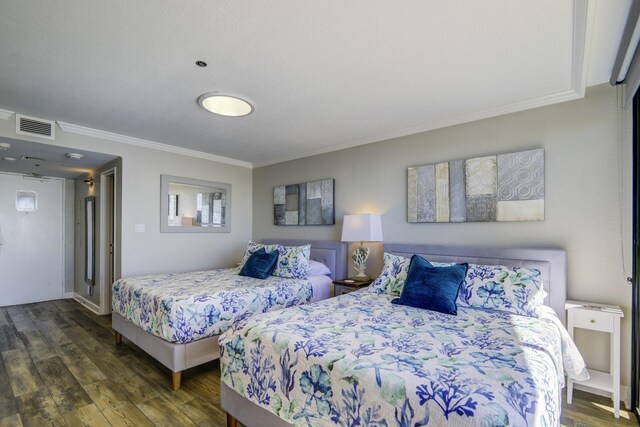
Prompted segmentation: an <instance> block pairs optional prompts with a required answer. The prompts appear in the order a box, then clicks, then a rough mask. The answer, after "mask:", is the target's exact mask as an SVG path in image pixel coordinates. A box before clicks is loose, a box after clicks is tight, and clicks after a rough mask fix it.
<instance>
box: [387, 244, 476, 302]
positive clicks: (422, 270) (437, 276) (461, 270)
mask: <svg viewBox="0 0 640 427" xmlns="http://www.w3.org/2000/svg"><path fill="white" fill-rule="evenodd" d="M468 267H469V265H468V264H467V263H464V264H454V265H450V266H446V267H434V266H433V265H432V264H431V263H430V262H429V261H427V260H426V259H424V258H422V257H421V256H419V255H414V256H413V257H411V264H410V265H409V271H408V273H407V280H406V282H405V284H404V288H403V289H402V293H401V294H400V298H396V299H394V300H393V301H391V302H392V303H393V304H400V305H408V306H411V307H416V308H424V309H427V310H433V311H438V312H440V313H446V314H454V315H455V314H458V307H457V306H456V298H457V297H458V289H459V288H460V285H461V284H462V282H464V278H465V276H466V274H467V268H468Z"/></svg>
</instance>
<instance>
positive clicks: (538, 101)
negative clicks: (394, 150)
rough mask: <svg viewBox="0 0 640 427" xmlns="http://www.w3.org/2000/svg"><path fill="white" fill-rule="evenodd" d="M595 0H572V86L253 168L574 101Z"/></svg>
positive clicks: (581, 91) (579, 92)
mask: <svg viewBox="0 0 640 427" xmlns="http://www.w3.org/2000/svg"><path fill="white" fill-rule="evenodd" d="M596 4H597V2H595V1H593V0H591V1H589V0H574V2H573V45H572V50H571V56H572V58H571V87H570V88H569V89H566V90H562V91H559V92H556V93H552V94H549V95H544V96H540V97H536V98H532V99H528V100H524V101H519V102H514V103H512V104H507V105H501V106H498V107H494V108H489V109H486V110H482V111H476V112H472V113H468V114H463V115H460V116H456V117H449V118H446V119H443V120H436V121H433V122H429V123H425V124H422V125H419V126H414V127H410V128H405V129H400V130H396V131H393V132H388V133H383V134H378V135H373V136H369V137H366V138H363V139H359V140H355V141H349V142H346V143H343V144H337V145H332V146H330V147H325V148H320V149H318V150H312V151H307V152H305V153H299V154H293V155H291V156H287V157H283V158H280V159H278V160H272V161H266V162H258V163H253V167H254V168H259V167H263V166H270V165H274V164H278V163H283V162H288V161H291V160H297V159H301V158H304V157H311V156H317V155H320V154H326V153H330V152H333V151H339V150H344V149H347V148H352V147H357V146H360V145H365V144H371V143H374V142H379V141H385V140H388V139H393V138H399V137H402V136H407V135H414V134H417V133H421V132H427V131H430V130H435V129H441V128H445V127H448V126H454V125H459V124H463V123H469V122H474V121H477V120H482V119H487V118H491V117H496V116H501V115H505V114H510V113H517V112H519V111H524V110H530V109H533V108H538V107H546V106H548V105H553V104H559V103H561V102H566V101H574V100H576V99H580V98H584V95H585V90H586V82H587V72H588V70H587V64H588V60H589V58H588V52H589V47H590V46H591V39H592V38H593V37H592V35H593V27H594V20H595V10H596Z"/></svg>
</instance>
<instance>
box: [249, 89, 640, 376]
mask: <svg viewBox="0 0 640 427" xmlns="http://www.w3.org/2000/svg"><path fill="white" fill-rule="evenodd" d="M539 147H541V148H544V149H545V162H546V163H545V168H546V170H545V179H546V183H545V184H546V187H545V191H546V195H545V209H546V212H545V220H544V221H539V222H528V223H527V222H513V223H463V224H409V223H407V220H406V216H407V209H406V204H407V196H406V191H407V184H406V175H407V167H409V166H415V165H422V164H430V163H437V162H444V161H449V160H458V159H468V158H472V157H476V156H485V155H491V154H499V153H509V152H515V151H521V150H527V149H532V148H539ZM320 178H335V206H336V212H335V213H336V222H337V224H336V225H335V226H324V227H323V226H312V227H311V226H307V227H278V226H274V225H273V202H272V198H273V187H274V186H276V185H282V184H294V183H299V182H305V181H310V180H316V179H320ZM621 186H622V187H621ZM365 212H372V213H381V214H383V232H384V238H385V241H387V242H410V243H433V244H454V245H476V246H480V245H485V244H487V245H491V246H528V247H560V248H564V249H565V250H566V251H567V255H568V263H569V265H568V274H569V283H568V297H569V298H571V299H578V300H586V301H595V302H603V303H611V304H618V305H620V306H621V307H622V308H623V310H624V312H625V319H624V321H623V337H624V338H623V346H622V352H623V359H622V366H623V375H622V382H623V384H629V377H630V346H629V342H630V336H631V333H630V317H631V310H630V296H631V289H630V287H629V286H628V285H627V284H626V282H625V277H626V276H628V275H631V274H630V273H631V252H630V251H631V249H630V242H631V231H630V230H631V143H630V114H629V112H620V111H619V109H618V108H617V101H616V89H615V88H612V87H610V86H608V85H601V86H597V87H593V88H590V89H589V90H588V91H587V96H586V98H585V99H582V100H578V101H573V102H568V103H563V104H559V105H554V106H550V107H544V108H539V109H535V110H530V111H525V112H521V113H515V114H510V115H506V116H502V117H495V118H491V119H486V120H481V121H477V122H473V123H467V124H463V125H458V126H453V127H449V128H445V129H439V130H435V131H430V132H426V133H422V134H418V135H412V136H407V137H403V138H397V139H393V140H388V141H383V142H379V143H375V144H370V145H366V146H361V147H356V148H351V149H348V150H342V151H339V152H334V153H328V154H324V155H319V156H314V157H310V158H305V159H300V160H296V161H291V162H286V163H281V164H277V165H272V166H267V167H263V168H258V169H255V170H254V176H253V237H254V239H256V240H258V239H262V238H268V237H275V236H279V237H288V238H309V239H340V232H341V222H342V216H343V215H344V214H347V213H365ZM621 221H622V222H621ZM623 248H624V257H623V256H622V252H623ZM374 249H376V251H375V252H374V253H373V254H372V256H373V258H374V260H373V262H372V268H370V271H369V273H370V274H371V275H374V276H375V275H376V274H377V273H378V272H379V271H380V267H381V253H380V252H381V251H380V245H377V246H374ZM623 258H624V263H623ZM578 344H579V345H580V346H581V348H582V349H584V355H585V357H586V359H587V360H588V362H589V363H590V365H591V366H592V367H596V368H600V369H603V368H605V367H607V368H608V364H607V363H608V353H607V352H606V350H605V349H606V348H607V347H606V345H607V344H606V342H605V341H604V337H602V336H596V337H593V336H591V335H588V336H584V337H580V336H579V337H578Z"/></svg>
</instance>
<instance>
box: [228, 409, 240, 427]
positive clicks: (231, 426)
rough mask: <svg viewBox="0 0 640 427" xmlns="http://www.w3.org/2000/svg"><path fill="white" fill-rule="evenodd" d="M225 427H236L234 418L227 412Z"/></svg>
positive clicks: (236, 423)
mask: <svg viewBox="0 0 640 427" xmlns="http://www.w3.org/2000/svg"><path fill="white" fill-rule="evenodd" d="M227 427H238V420H236V417H234V416H233V415H231V414H230V413H228V412H227Z"/></svg>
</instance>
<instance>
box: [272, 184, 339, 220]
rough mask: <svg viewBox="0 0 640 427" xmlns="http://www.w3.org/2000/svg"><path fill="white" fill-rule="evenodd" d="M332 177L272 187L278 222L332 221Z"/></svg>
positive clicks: (274, 218) (275, 217) (274, 209)
mask: <svg viewBox="0 0 640 427" xmlns="http://www.w3.org/2000/svg"><path fill="white" fill-rule="evenodd" d="M333 184H334V180H333V179H322V180H319V181H311V182H305V183H302V184H293V185H280V186H278V187H275V188H274V189H273V223H274V224H275V225H333V224H335V215H334V209H333Z"/></svg>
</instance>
